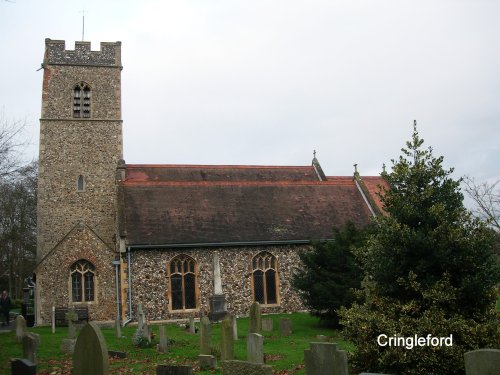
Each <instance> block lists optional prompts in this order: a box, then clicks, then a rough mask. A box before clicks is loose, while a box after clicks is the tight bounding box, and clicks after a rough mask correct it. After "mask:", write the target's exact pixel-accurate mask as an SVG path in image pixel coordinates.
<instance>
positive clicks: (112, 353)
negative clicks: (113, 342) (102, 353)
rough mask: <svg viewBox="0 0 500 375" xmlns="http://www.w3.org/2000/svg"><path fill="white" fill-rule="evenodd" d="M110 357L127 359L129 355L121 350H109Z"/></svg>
mask: <svg viewBox="0 0 500 375" xmlns="http://www.w3.org/2000/svg"><path fill="white" fill-rule="evenodd" d="M108 356H109V357H112V358H118V359H124V358H127V353H126V352H121V351H119V350H108Z"/></svg>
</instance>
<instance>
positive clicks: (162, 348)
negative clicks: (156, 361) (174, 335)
mask: <svg viewBox="0 0 500 375" xmlns="http://www.w3.org/2000/svg"><path fill="white" fill-rule="evenodd" d="M158 351H159V352H160V353H166V352H167V351H168V337H167V327H165V326H164V325H161V326H160V344H159V345H158Z"/></svg>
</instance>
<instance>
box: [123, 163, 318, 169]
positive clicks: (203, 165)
mask: <svg viewBox="0 0 500 375" xmlns="http://www.w3.org/2000/svg"><path fill="white" fill-rule="evenodd" d="M125 168H131V169H133V168H214V169H224V168H240V169H257V168H266V169H279V168H281V169H296V168H301V169H312V168H313V167H312V166H311V165H243V164H241V165H240V164H234V165H232V164H212V165H211V164H126V165H125Z"/></svg>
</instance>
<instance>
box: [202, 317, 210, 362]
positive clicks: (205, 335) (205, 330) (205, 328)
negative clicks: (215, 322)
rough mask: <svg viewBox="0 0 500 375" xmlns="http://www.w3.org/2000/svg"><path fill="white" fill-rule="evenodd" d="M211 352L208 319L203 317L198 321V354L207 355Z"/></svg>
mask: <svg viewBox="0 0 500 375" xmlns="http://www.w3.org/2000/svg"><path fill="white" fill-rule="evenodd" d="M211 352H212V327H211V325H210V319H208V317H206V316H203V317H202V318H201V319H200V354H205V355H208V354H210V353H211Z"/></svg>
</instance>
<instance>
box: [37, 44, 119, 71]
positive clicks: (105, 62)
mask: <svg viewBox="0 0 500 375" xmlns="http://www.w3.org/2000/svg"><path fill="white" fill-rule="evenodd" d="M44 64H45V65H88V66H108V67H109V66H113V67H121V42H101V49H100V50H99V51H91V50H90V42H75V49H74V50H67V49H66V45H65V41H64V40H52V39H48V38H47V39H45V56H44Z"/></svg>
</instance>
